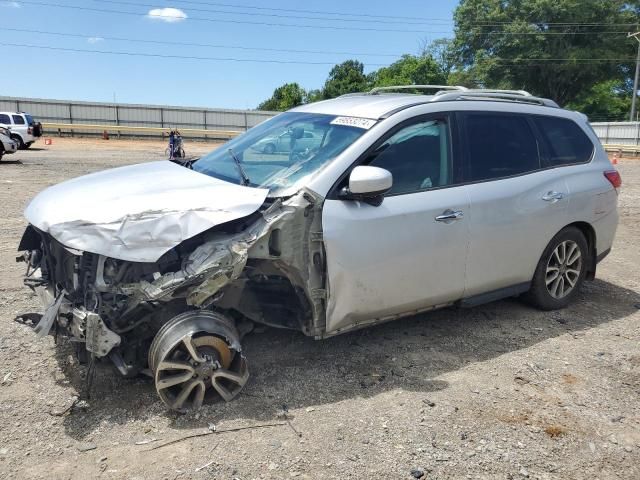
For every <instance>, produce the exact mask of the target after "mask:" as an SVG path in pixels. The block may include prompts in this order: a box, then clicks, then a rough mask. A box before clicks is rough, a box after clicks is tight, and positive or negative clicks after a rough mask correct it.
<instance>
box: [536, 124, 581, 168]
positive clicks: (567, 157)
mask: <svg viewBox="0 0 640 480" xmlns="http://www.w3.org/2000/svg"><path fill="white" fill-rule="evenodd" d="M534 122H535V124H536V126H537V127H538V130H539V131H540V134H541V135H542V139H543V141H544V144H545V155H544V159H543V161H544V163H545V164H546V166H549V167H556V166H561V165H571V164H575V163H586V162H588V161H589V160H591V156H592V154H593V143H592V142H591V140H589V137H587V135H586V134H585V133H584V131H583V130H582V129H581V128H580V127H579V126H578V125H576V123H575V122H574V121H572V120H568V119H566V118H556V117H534Z"/></svg>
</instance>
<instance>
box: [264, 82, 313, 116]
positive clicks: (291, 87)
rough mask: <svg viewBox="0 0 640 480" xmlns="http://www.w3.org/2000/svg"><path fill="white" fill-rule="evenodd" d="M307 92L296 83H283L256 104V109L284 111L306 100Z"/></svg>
mask: <svg viewBox="0 0 640 480" xmlns="http://www.w3.org/2000/svg"><path fill="white" fill-rule="evenodd" d="M306 97H307V92H305V91H304V89H303V88H302V87H301V86H300V85H298V84H297V83H285V84H284V85H282V86H281V87H278V88H276V89H275V90H274V91H273V95H271V98H269V99H268V100H265V101H264V102H262V103H261V104H260V105H258V110H275V111H285V110H289V109H290V108H293V107H297V106H298V105H302V104H303V103H305V102H306Z"/></svg>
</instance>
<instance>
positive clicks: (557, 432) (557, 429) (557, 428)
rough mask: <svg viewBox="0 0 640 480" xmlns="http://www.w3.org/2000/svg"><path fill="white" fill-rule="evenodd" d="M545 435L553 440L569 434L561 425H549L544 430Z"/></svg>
mask: <svg viewBox="0 0 640 480" xmlns="http://www.w3.org/2000/svg"><path fill="white" fill-rule="evenodd" d="M544 433H546V434H547V435H549V436H550V437H551V438H556V437H561V436H562V435H565V434H566V433H567V429H566V428H564V427H563V426H561V425H549V426H548V427H545V428H544Z"/></svg>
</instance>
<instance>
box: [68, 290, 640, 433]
mask: <svg viewBox="0 0 640 480" xmlns="http://www.w3.org/2000/svg"><path fill="white" fill-rule="evenodd" d="M638 302H640V295H639V294H638V293H637V292H634V291H632V290H628V289H625V288H622V287H620V286H617V285H614V284H611V283H608V282H605V281H601V280H596V281H594V282H589V283H587V284H585V286H584V288H583V290H582V292H581V293H580V295H579V297H578V298H577V299H576V301H575V303H574V304H573V305H572V306H571V307H570V308H567V309H565V310H561V311H556V312H541V311H538V310H534V309H532V308H530V307H528V306H526V305H524V304H523V303H522V302H520V301H519V300H517V299H508V300H503V301H499V302H494V303H491V304H487V305H484V306H480V307H476V308H473V309H468V310H467V309H454V308H450V309H444V310H440V311H437V312H432V313H429V314H422V315H418V316H414V317H409V318H406V319H401V320H397V321H395V322H391V323H388V324H385V325H380V326H377V327H370V328H368V329H365V330H361V331H358V332H352V333H349V334H344V335H341V336H338V337H335V338H331V339H327V340H323V341H315V340H313V339H311V338H307V337H305V336H304V335H302V334H300V333H296V332H291V331H285V330H275V329H270V330H267V331H266V332H265V333H262V334H251V335H249V336H248V337H246V338H245V342H244V344H245V351H246V354H247V358H248V361H249V365H250V369H251V374H252V377H251V379H250V381H249V383H248V384H247V386H246V387H245V390H244V391H243V393H241V394H240V395H239V396H238V398H236V399H235V400H234V401H233V402H230V403H228V404H224V403H219V404H214V405H208V406H205V407H204V408H203V409H202V410H201V411H200V413H199V415H197V416H195V415H193V414H188V415H183V416H180V415H178V414H175V413H173V412H169V411H167V410H166V409H165V407H164V406H163V405H162V403H161V402H160V400H159V399H158V398H157V396H156V393H155V389H154V385H153V382H152V381H151V380H150V379H145V378H137V379H131V380H128V379H124V378H121V377H119V376H118V375H117V374H116V373H115V372H114V371H113V370H112V369H111V368H109V367H108V366H107V365H103V366H102V367H101V368H98V371H97V374H96V377H95V380H94V383H93V387H92V390H91V393H92V396H91V399H90V401H89V407H88V408H87V409H85V410H81V409H74V410H73V412H72V413H71V414H70V415H68V416H67V417H66V418H65V419H64V425H65V428H66V430H67V433H68V434H69V435H70V436H71V437H73V438H76V439H82V438H84V437H85V436H86V435H87V434H88V433H90V432H91V431H92V430H93V429H94V428H95V427H96V425H97V424H99V423H100V422H101V421H104V420H107V422H111V423H125V422H130V421H132V420H145V419H148V418H151V417H154V416H166V417H168V418H169V419H170V420H171V422H170V423H171V424H172V426H173V427H175V428H195V427H202V426H203V425H206V422H219V421H223V420H233V419H253V420H260V421H264V420H273V419H274V417H275V415H276V413H277V412H278V411H279V410H281V409H283V408H284V409H291V410H293V409H298V408H304V407H307V406H311V405H320V404H327V403H335V402H339V401H341V400H345V399H351V398H357V397H371V396H374V395H377V394H380V393H382V392H385V391H389V390H393V389H398V388H401V389H404V390H410V391H417V392H424V393H425V394H428V393H429V392H433V391H437V390H441V389H444V388H446V387H447V383H446V382H444V381H442V380H438V378H437V377H438V376H439V375H441V374H443V373H446V372H451V371H455V370H458V369H460V368H462V367H464V366H466V365H469V364H472V363H476V362H483V361H486V360H489V359H491V358H494V357H497V356H500V355H503V354H505V353H509V352H512V351H516V350H520V349H524V348H527V347H530V346H532V345H535V344H537V343H539V342H542V341H545V340H547V339H550V338H554V337H557V336H560V335H563V334H566V333H571V332H576V331H580V330H586V329H590V328H593V327H597V326H598V325H601V324H604V323H608V322H611V321H614V320H617V319H620V318H624V317H626V316H628V315H630V314H632V313H634V312H636V311H637V310H638V307H637V305H638ZM58 350H59V351H60V355H59V359H60V364H61V367H62V368H63V370H64V371H65V375H66V377H67V379H68V380H69V381H70V382H71V384H72V385H73V386H74V387H75V388H76V389H77V390H78V392H83V391H84V388H85V381H84V375H85V372H86V369H85V368H84V367H79V366H78V365H77V364H73V365H69V364H68V363H67V362H66V361H65V360H64V359H66V358H67V355H68V353H69V351H70V347H63V348H60V346H59V348H58ZM540 363H544V358H541V359H540ZM203 419H204V423H203Z"/></svg>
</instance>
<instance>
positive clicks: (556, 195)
mask: <svg viewBox="0 0 640 480" xmlns="http://www.w3.org/2000/svg"><path fill="white" fill-rule="evenodd" d="M563 198H564V193H562V192H555V191H553V190H552V191H550V192H547V193H545V194H544V195H543V196H542V200H544V201H545V202H552V203H555V202H557V201H558V200H562V199H563Z"/></svg>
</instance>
